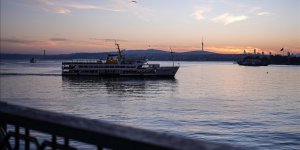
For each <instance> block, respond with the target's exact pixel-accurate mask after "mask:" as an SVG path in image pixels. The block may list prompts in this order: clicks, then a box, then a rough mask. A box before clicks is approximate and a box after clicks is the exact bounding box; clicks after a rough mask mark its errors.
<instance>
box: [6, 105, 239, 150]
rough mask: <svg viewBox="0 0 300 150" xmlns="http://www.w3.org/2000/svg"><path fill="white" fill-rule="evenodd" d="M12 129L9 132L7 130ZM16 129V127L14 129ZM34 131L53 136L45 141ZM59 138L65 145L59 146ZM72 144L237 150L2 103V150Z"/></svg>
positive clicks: (147, 149)
mask: <svg viewBox="0 0 300 150" xmlns="http://www.w3.org/2000/svg"><path fill="white" fill-rule="evenodd" d="M8 126H9V128H7V127H8ZM11 126H13V127H11ZM30 131H35V132H36V131H38V132H41V133H45V134H49V135H51V137H52V138H51V140H41V139H38V138H39V137H38V136H34V135H33V134H32V133H31V132H30ZM58 138H62V139H63V142H61V143H59V142H58V141H57V139H58ZM70 140H72V141H73V140H74V141H80V142H84V143H87V144H91V145H95V146H96V147H97V148H98V149H112V150H115V149H116V150H118V149H130V150H131V149H139V150H149V149H151V150H152V149H153V150H157V149H182V150H184V149H188V150H201V149H202V150H214V149H236V148H233V147H231V146H228V145H225V144H218V143H213V142H205V141H199V140H195V139H188V138H185V137H181V136H175V135H169V134H165V133H157V132H152V131H148V130H143V129H137V128H132V127H126V126H121V125H115V124H112V123H107V122H103V121H98V120H91V119H86V118H80V117H74V116H70V115H65V114H59V113H53V112H47V111H42V110H36V109H32V108H27V107H22V106H16V105H11V104H7V103H4V102H0V150H3V149H8V150H9V149H20V147H21V145H20V142H23V143H24V144H23V145H22V147H24V149H46V148H48V149H49V147H50V148H52V149H77V148H75V147H74V146H72V145H71V144H70Z"/></svg>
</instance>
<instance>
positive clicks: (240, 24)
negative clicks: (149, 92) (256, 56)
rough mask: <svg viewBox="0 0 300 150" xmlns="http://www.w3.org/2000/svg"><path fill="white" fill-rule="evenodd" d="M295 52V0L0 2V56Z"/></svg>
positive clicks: (299, 28) (299, 23) (298, 26)
mask: <svg viewBox="0 0 300 150" xmlns="http://www.w3.org/2000/svg"><path fill="white" fill-rule="evenodd" d="M202 37H203V39H204V45H205V48H204V49H205V50H207V51H212V52H218V53H242V52H243V50H244V49H246V50H247V51H249V52H250V51H251V52H252V50H253V49H254V48H256V49H257V50H258V51H264V52H267V53H268V52H270V51H272V52H273V53H279V50H280V49H281V48H284V49H285V50H286V51H290V52H292V53H300V44H299V43H300V1H299V0H136V2H135V1H131V0H81V1H80V0H1V53H33V54H42V53H43V50H44V49H46V51H47V53H48V54H61V53H75V52H103V51H113V50H115V46H114V40H117V41H118V43H120V44H121V47H122V49H128V50H133V49H162V50H169V47H172V48H173V49H174V50H176V51H177V52H180V51H192V50H200V49H201V41H202Z"/></svg>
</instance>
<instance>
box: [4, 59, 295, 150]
mask: <svg viewBox="0 0 300 150" xmlns="http://www.w3.org/2000/svg"><path fill="white" fill-rule="evenodd" d="M151 63H160V64H161V65H162V66H168V65H172V62H151ZM175 65H180V68H179V70H178V72H177V74H176V76H175V78H174V79H156V78H123V77H122V78H109V77H108V78H100V77H63V76H61V61H57V60H52V61H38V62H37V63H34V64H31V63H29V62H28V61H27V60H24V61H22V60H1V65H0V81H1V82H0V87H1V90H0V92H1V93H0V94H1V96H0V101H5V102H8V103H12V104H18V105H22V106H27V107H32V108H37V109H42V110H48V111H54V112H59V113H65V114H72V115H74V116H80V117H86V118H91V119H97V120H105V121H109V122H112V123H116V124H121V125H126V126H133V127H137V128H144V129H149V130H153V131H158V132H167V133H169V134H178V135H182V136H186V137H190V138H195V139H201V140H207V141H214V142H220V143H228V144H230V145H233V146H237V147H242V148H245V149H281V150H283V149H299V147H300V67H299V66H280V65H278V66H276V65H270V66H262V67H247V66H238V65H237V64H233V63H232V62H175Z"/></svg>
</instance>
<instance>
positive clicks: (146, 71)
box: [62, 43, 179, 77]
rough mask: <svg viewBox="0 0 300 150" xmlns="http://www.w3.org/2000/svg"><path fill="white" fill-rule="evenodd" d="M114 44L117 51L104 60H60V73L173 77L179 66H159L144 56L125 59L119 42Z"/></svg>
mask: <svg viewBox="0 0 300 150" xmlns="http://www.w3.org/2000/svg"><path fill="white" fill-rule="evenodd" d="M115 45H116V47H117V50H118V53H117V54H109V55H108V56H107V59H106V60H100V59H75V60H72V61H65V62H62V75H63V76H88V75H94V76H158V77H174V76H175V74H176V72H177V71H178V69H179V66H174V62H173V66H168V67H161V66H160V64H149V63H148V62H147V59H146V58H142V59H139V60H130V59H125V56H124V54H122V53H121V50H120V47H119V44H117V43H115ZM171 54H172V53H171ZM172 57H173V55H172ZM172 60H173V59H172Z"/></svg>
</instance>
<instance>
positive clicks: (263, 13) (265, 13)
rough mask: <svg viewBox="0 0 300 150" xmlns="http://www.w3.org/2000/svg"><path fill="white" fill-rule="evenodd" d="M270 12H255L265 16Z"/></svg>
mask: <svg viewBox="0 0 300 150" xmlns="http://www.w3.org/2000/svg"><path fill="white" fill-rule="evenodd" d="M270 14H271V13H270V12H266V11H264V12H260V13H257V15H258V16H266V15H270Z"/></svg>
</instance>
